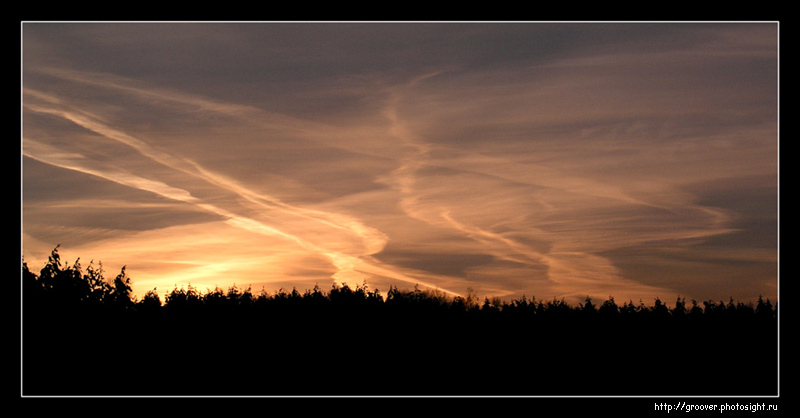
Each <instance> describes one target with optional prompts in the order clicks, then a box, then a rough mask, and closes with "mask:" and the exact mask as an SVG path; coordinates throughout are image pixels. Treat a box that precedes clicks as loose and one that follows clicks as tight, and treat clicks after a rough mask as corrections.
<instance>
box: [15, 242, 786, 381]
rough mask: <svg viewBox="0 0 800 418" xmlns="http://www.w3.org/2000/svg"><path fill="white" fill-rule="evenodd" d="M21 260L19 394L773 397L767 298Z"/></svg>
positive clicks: (773, 322)
mask: <svg viewBox="0 0 800 418" xmlns="http://www.w3.org/2000/svg"><path fill="white" fill-rule="evenodd" d="M58 248H59V247H56V248H55V249H54V250H53V251H52V253H51V255H50V257H49V259H48V261H47V263H46V264H45V265H44V267H42V268H41V270H40V271H39V272H38V274H37V273H35V272H33V271H31V270H30V269H29V268H28V266H27V263H25V262H24V261H23V263H22V286H23V288H22V292H23V298H22V307H23V309H22V311H21V314H22V322H21V324H22V325H21V326H22V367H21V370H22V371H21V373H22V376H21V377H22V379H21V382H22V394H23V395H26V396H289V395H291V396H318V395H320V396H330V395H333V396H336V395H343V396H451V395H463V396H506V395H508V396H514V395H520V396H556V395H559V396H560V395H564V396H583V395H587V396H640V395H641V396H660V395H698V396H717V395H736V396H750V395H753V396H761V395H776V394H777V392H778V382H777V380H778V321H777V317H778V309H777V304H775V305H773V303H772V302H770V301H769V300H768V299H767V300H764V299H763V298H762V297H760V296H759V297H758V301H757V303H755V304H752V303H743V302H736V301H734V300H733V299H730V300H729V301H728V302H723V301H713V300H707V301H702V302H698V301H690V302H689V303H687V302H686V301H685V299H683V298H680V297H678V298H677V300H676V301H675V302H674V306H672V307H670V306H668V305H667V304H666V303H664V302H662V301H661V300H660V299H656V300H655V301H654V303H653V304H651V305H648V304H645V303H644V302H642V301H639V302H638V303H634V302H633V301H627V302H624V303H622V304H618V303H617V302H616V301H615V300H614V299H613V297H609V299H608V300H605V301H603V302H602V303H601V304H595V303H594V302H593V301H592V300H591V299H589V298H587V299H586V301H585V303H580V304H577V305H570V304H568V303H566V302H565V301H564V300H558V299H552V300H536V299H535V298H531V299H528V298H526V297H522V298H520V299H515V300H511V301H504V300H500V299H498V298H492V299H490V298H488V297H486V298H483V299H482V300H481V299H479V298H478V297H477V296H476V295H475V294H474V292H468V294H467V296H464V297H460V296H457V297H452V296H447V295H445V294H444V293H443V292H440V291H436V290H422V289H420V288H419V287H414V288H413V289H410V290H401V289H399V288H397V287H390V288H389V290H388V292H387V293H386V295H383V294H381V292H380V291H379V290H377V289H374V290H373V289H370V288H369V287H368V286H367V284H366V283H364V284H362V285H358V286H355V287H351V286H349V285H347V284H342V285H335V284H334V285H331V287H330V289H328V290H327V291H325V290H323V289H321V288H320V287H319V286H315V287H314V288H313V289H308V290H304V291H302V292H301V291H298V290H297V289H292V290H291V291H288V290H285V289H280V290H278V291H276V292H273V293H269V292H266V291H263V290H262V291H261V292H260V293H258V294H255V293H253V292H252V290H251V289H250V288H245V289H240V288H238V287H236V286H233V287H230V288H228V289H221V288H216V289H213V290H207V291H206V292H201V291H199V290H198V289H196V288H193V287H191V286H190V287H188V288H186V289H185V288H177V287H175V288H174V289H173V290H172V291H171V292H169V293H166V296H165V297H164V299H163V300H162V299H161V297H160V296H159V294H158V293H157V292H156V289H154V290H152V291H149V292H147V293H146V294H144V295H143V297H142V298H141V299H139V298H136V297H134V296H133V295H132V291H131V278H130V276H129V275H128V273H127V271H126V269H125V267H123V268H122V270H121V271H120V273H119V274H118V275H116V276H115V277H114V279H113V280H107V279H106V278H105V277H104V274H105V272H104V271H103V268H102V264H99V265H97V266H95V265H94V263H90V264H89V265H88V266H87V267H85V268H84V267H83V266H82V265H81V264H80V259H78V260H76V261H75V262H74V263H71V264H70V263H67V262H62V260H61V259H60V255H59V253H58Z"/></svg>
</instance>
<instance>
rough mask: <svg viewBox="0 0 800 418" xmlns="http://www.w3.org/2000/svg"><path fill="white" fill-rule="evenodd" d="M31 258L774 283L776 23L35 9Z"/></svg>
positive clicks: (744, 292) (177, 271)
mask: <svg viewBox="0 0 800 418" xmlns="http://www.w3.org/2000/svg"><path fill="white" fill-rule="evenodd" d="M21 26H22V46H21V48H22V58H23V62H22V68H21V74H22V77H23V83H22V99H21V113H22V128H23V135H22V138H21V151H22V158H21V160H22V170H21V171H22V182H21V183H22V184H21V195H22V202H21V203H22V214H21V218H22V228H21V230H22V231H21V232H22V234H21V235H22V236H21V246H22V255H23V259H24V261H25V262H26V263H27V264H28V266H29V268H30V269H31V271H32V272H34V273H36V274H38V272H39V269H40V268H41V267H42V266H43V265H44V263H45V262H46V261H47V257H48V256H49V255H50V252H51V251H52V250H53V248H55V247H56V245H60V248H59V253H60V254H61V259H62V260H63V261H66V262H69V263H70V264H71V263H72V262H74V261H75V259H76V258H78V257H80V259H81V264H82V265H83V266H84V267H85V266H87V265H88V264H89V262H90V260H92V261H94V263H98V262H102V264H103V266H104V269H105V274H106V279H109V277H112V278H113V277H114V276H115V275H116V274H117V272H119V270H120V269H121V268H122V266H126V271H127V273H128V274H129V276H130V277H131V280H132V285H133V289H134V294H135V295H136V296H138V297H140V298H141V296H142V295H143V294H144V293H145V292H147V291H149V290H152V289H154V288H156V289H157V290H158V293H159V295H160V296H162V297H163V295H164V294H166V293H168V292H170V291H171V290H172V289H173V288H186V287H187V286H189V285H191V286H192V287H194V288H195V289H198V291H201V292H204V291H206V289H208V290H213V289H215V288H221V289H224V290H225V289H228V288H229V287H231V286H234V285H235V286H236V287H238V288H239V289H244V288H247V287H250V288H251V289H253V291H254V293H257V292H258V291H259V290H260V289H262V288H263V289H264V290H266V291H267V292H270V293H271V292H274V291H277V290H278V289H281V288H284V289H292V288H296V289H298V290H299V291H301V292H302V291H304V290H307V289H312V288H313V287H314V286H315V285H317V284H318V285H319V286H320V288H321V289H322V290H323V291H324V290H326V289H329V288H330V286H329V285H330V284H333V283H338V284H340V285H341V284H344V283H346V284H348V285H350V286H351V287H354V286H357V285H360V284H362V283H364V282H365V283H367V285H368V286H369V288H370V289H379V290H380V291H381V292H382V293H383V294H385V292H386V291H388V289H389V288H390V286H395V287H397V288H399V289H407V288H413V287H414V286H415V285H419V286H420V287H423V288H429V289H436V290H439V291H442V292H445V293H447V294H448V295H451V296H455V295H465V294H466V293H467V292H468V290H472V291H474V292H475V293H476V294H477V295H478V296H479V297H480V298H481V299H483V298H484V297H489V298H492V297H498V298H500V299H504V300H511V299H515V298H520V297H522V296H523V295H524V296H526V297H527V298H529V299H530V298H536V299H537V300H550V299H553V298H556V299H562V298H563V299H565V300H567V301H568V302H569V303H571V304H575V303H580V302H583V301H584V300H585V298H586V297H587V296H588V297H591V298H592V300H593V301H604V300H607V299H608V298H609V297H613V298H614V299H615V300H617V301H620V302H622V301H627V300H633V301H639V300H642V301H645V302H646V303H647V302H651V301H652V300H654V299H655V298H659V299H660V300H661V301H663V302H665V303H671V301H674V299H675V298H676V297H685V298H686V300H691V299H697V300H698V301H704V300H724V301H727V300H728V298H729V297H730V298H733V299H734V300H740V301H743V302H752V301H755V299H756V298H757V297H758V296H763V297H764V298H765V299H770V300H772V301H777V299H778V275H779V266H778V222H779V217H778V211H779V208H778V193H779V187H778V186H779V184H778V180H779V177H778V148H779V146H778V145H779V139H778V25H777V23H737V24H732V23H688V24H687V23H683V24H675V23H579V24H571V23H549V24H542V23H479V22H476V23H456V24H441V23H425V22H420V23H373V22H371V23H334V22H331V23H280V24H276V23H122V24H120V23H49V22H39V23H23V24H22V25H21Z"/></svg>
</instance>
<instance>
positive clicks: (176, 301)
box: [22, 247, 778, 321]
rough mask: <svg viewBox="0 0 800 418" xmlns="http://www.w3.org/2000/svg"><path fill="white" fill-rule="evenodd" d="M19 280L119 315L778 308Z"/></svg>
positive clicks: (647, 313)
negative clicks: (139, 291) (160, 288)
mask: <svg viewBox="0 0 800 418" xmlns="http://www.w3.org/2000/svg"><path fill="white" fill-rule="evenodd" d="M22 269H23V272H22V275H23V283H24V286H25V287H24V291H25V296H26V298H25V300H26V301H29V302H31V303H37V301H47V304H48V305H49V306H51V307H59V308H64V307H66V306H69V305H73V306H79V305H84V306H86V307H97V308H100V307H105V308H107V309H114V310H117V311H120V312H123V311H124V312H140V313H142V314H148V315H152V314H156V313H163V314H173V315H184V316H185V315H187V314H197V315H200V314H203V313H205V312H213V314H219V315H225V314H238V313H246V314H248V315H253V314H257V313H258V312H260V311H263V312H264V313H268V312H270V311H275V310H284V309H285V310H295V311H309V312H313V311H324V310H342V311H347V310H350V311H353V310H361V311H364V312H367V311H370V312H373V313H374V311H375V310H378V309H384V308H385V309H386V310H393V311H398V310H399V311H407V313H408V314H413V313H414V311H419V312H424V313H425V314H426V315H436V314H448V315H457V314H471V315H475V316H479V315H483V316H500V315H505V316H508V317H517V316H523V317H526V318H527V319H534V318H537V319H538V318H541V319H567V318H576V319H587V318H591V317H593V316H595V315H597V316H598V317H600V318H607V319H612V318H617V317H619V318H639V319H655V320H658V319H665V318H670V319H674V320H689V319H692V320H707V319H714V320H720V319H724V320H730V321H746V320H776V319H777V312H778V311H777V306H774V305H773V304H772V302H771V301H770V300H769V299H766V300H765V299H764V298H763V297H761V296H759V297H758V300H757V302H756V304H755V305H754V304H752V303H744V302H741V301H739V302H735V301H734V300H733V298H730V299H729V301H728V302H727V303H726V302H723V301H721V300H720V301H714V300H706V301H702V302H698V301H696V300H692V301H691V306H687V302H686V299H685V298H680V297H678V298H677V300H676V301H675V302H674V306H672V307H670V306H668V305H667V304H666V303H664V302H662V301H661V300H660V299H655V301H654V304H652V305H647V304H645V303H644V302H643V301H641V300H640V301H639V302H638V303H634V302H633V301H632V300H629V301H626V302H623V303H622V304H621V305H620V304H617V302H616V301H615V300H614V298H613V297H609V299H608V300H605V301H604V302H602V304H599V305H598V304H595V303H594V302H592V300H591V298H588V297H587V299H586V300H585V303H579V304H577V305H570V304H568V303H567V302H566V301H565V300H564V299H560V300H559V299H551V300H536V299H535V298H532V299H528V298H526V297H525V296H523V297H522V298H519V299H513V300H511V301H506V300H502V299H499V298H491V299H490V298H489V297H484V298H483V299H482V300H481V299H480V298H479V297H478V296H477V295H475V294H474V293H473V292H472V291H470V292H468V293H469V294H468V295H467V296H465V297H462V296H453V297H451V296H448V295H447V294H445V293H444V292H441V291H438V290H435V289H432V290H431V289H426V290H421V289H420V288H419V287H418V286H415V287H414V289H413V290H401V289H399V288H397V287H390V288H389V291H388V293H387V294H386V296H385V297H384V296H383V295H382V294H381V292H380V290H378V289H375V290H371V289H369V286H368V285H367V284H366V283H364V284H362V285H357V286H355V288H351V287H350V286H349V285H348V284H342V285H341V286H339V285H336V284H333V285H332V286H331V288H330V289H329V290H328V291H327V292H326V291H324V290H322V288H320V287H319V285H317V286H315V287H314V288H313V289H306V290H304V291H303V292H300V291H298V290H297V289H296V288H293V289H292V290H291V291H287V290H285V289H279V290H278V291H277V292H275V293H269V292H267V291H266V290H262V291H261V292H259V293H258V294H254V293H253V292H252V289H251V288H249V287H248V288H245V289H240V288H238V287H236V286H235V285H234V286H232V287H230V288H228V289H226V290H225V289H221V288H219V287H217V288H215V289H213V290H208V289H207V290H206V292H201V291H200V290H198V289H197V288H194V287H192V286H191V285H190V286H189V287H188V289H184V288H178V287H177V286H176V287H175V288H174V289H173V290H172V291H171V292H169V293H167V294H166V295H165V297H164V300H163V301H162V298H161V296H160V295H159V294H158V293H157V291H156V289H153V290H151V291H148V292H146V293H145V294H144V295H143V297H142V298H141V299H138V298H137V297H134V296H133V295H132V291H131V278H130V277H129V276H128V275H127V273H126V268H125V267H123V268H122V271H121V272H120V273H119V274H118V275H117V276H116V277H115V278H114V279H113V280H111V281H108V280H107V279H106V278H105V277H104V273H105V272H104V270H103V268H102V264H101V265H100V266H99V267H95V266H94V264H93V263H90V264H89V266H88V267H87V268H85V269H84V268H82V266H81V263H80V259H77V260H76V261H75V262H74V263H73V264H71V265H70V264H66V265H64V264H62V262H61V259H60V256H59V254H58V247H56V248H55V249H54V250H53V251H52V253H51V255H50V257H49V259H48V262H47V263H46V264H45V266H44V267H43V268H42V269H41V270H40V272H39V274H38V275H37V274H35V273H33V272H31V271H30V269H29V268H28V266H27V263H24V262H23V265H22Z"/></svg>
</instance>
